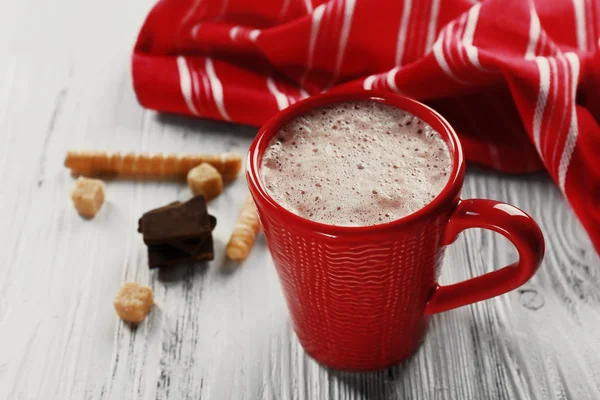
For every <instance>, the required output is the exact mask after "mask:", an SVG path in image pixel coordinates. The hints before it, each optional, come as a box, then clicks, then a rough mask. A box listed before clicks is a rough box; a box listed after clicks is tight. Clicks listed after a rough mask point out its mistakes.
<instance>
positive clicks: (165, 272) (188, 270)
mask: <svg viewBox="0 0 600 400" xmlns="http://www.w3.org/2000/svg"><path fill="white" fill-rule="evenodd" d="M207 271H208V263H207V262H203V263H196V264H181V265H173V266H170V267H166V268H160V269H159V270H158V280H159V281H160V282H162V283H164V284H169V283H179V282H193V281H194V278H196V277H200V276H203V275H205V274H206V272H207Z"/></svg>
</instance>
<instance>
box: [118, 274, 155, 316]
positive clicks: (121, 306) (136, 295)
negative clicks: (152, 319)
mask: <svg viewBox="0 0 600 400" xmlns="http://www.w3.org/2000/svg"><path fill="white" fill-rule="evenodd" d="M113 304H114V306H115V310H116V311H117V314H119V317H121V319H122V320H123V321H125V322H130V323H133V324H139V323H140V322H142V321H143V320H144V318H146V315H148V313H149V312H150V309H151V308H152V306H153V305H154V297H153V296H152V289H151V288H150V286H146V285H140V284H139V283H136V282H125V283H124V284H123V286H121V289H120V290H119V293H117V296H116V297H115V299H114V300H113Z"/></svg>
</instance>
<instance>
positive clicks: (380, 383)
mask: <svg viewBox="0 0 600 400" xmlns="http://www.w3.org/2000/svg"><path fill="white" fill-rule="evenodd" d="M414 358H415V356H414V355H413V356H411V357H410V358H408V359H407V360H406V361H404V362H402V363H400V364H398V365H396V366H395V367H392V368H388V369H385V370H382V371H375V372H344V371H337V370H333V369H328V372H329V379H330V381H332V380H334V381H338V382H340V383H342V384H343V385H345V386H347V387H348V388H349V389H350V390H351V391H352V392H353V393H355V394H358V395H359V396H357V397H358V398H366V399H377V400H388V399H390V400H391V399H397V398H398V393H397V391H396V387H395V385H396V384H397V383H399V382H401V381H402V380H403V379H402V378H403V375H404V374H405V372H406V370H407V369H408V368H411V364H412V363H413V360H414Z"/></svg>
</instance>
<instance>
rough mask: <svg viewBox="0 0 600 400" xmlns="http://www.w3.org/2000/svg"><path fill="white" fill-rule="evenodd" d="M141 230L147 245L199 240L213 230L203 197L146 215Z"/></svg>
mask: <svg viewBox="0 0 600 400" xmlns="http://www.w3.org/2000/svg"><path fill="white" fill-rule="evenodd" d="M139 228H140V230H141V233H142V235H143V236H144V243H146V244H147V245H152V244H164V243H169V242H174V241H181V240H186V239H197V238H200V237H202V236H204V235H206V234H207V233H210V232H211V230H212V229H211V224H210V218H209V216H208V211H207V210H206V203H205V202H204V198H203V197H202V196H196V197H194V198H192V199H191V200H189V201H187V202H185V203H180V204H173V203H171V204H170V205H167V206H164V207H160V208H157V209H155V210H152V211H150V212H147V213H145V214H144V215H143V216H142V218H141V221H140V223H139Z"/></svg>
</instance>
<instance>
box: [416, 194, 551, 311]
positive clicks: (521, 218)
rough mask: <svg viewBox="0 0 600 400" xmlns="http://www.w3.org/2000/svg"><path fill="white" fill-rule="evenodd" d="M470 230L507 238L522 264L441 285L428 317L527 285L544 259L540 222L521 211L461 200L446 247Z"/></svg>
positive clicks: (431, 303) (434, 294)
mask: <svg viewBox="0 0 600 400" xmlns="http://www.w3.org/2000/svg"><path fill="white" fill-rule="evenodd" d="M467 228H484V229H490V230H492V231H495V232H498V233H500V234H502V235H503V236H505V237H506V238H507V239H508V240H510V241H511V242H512V244H513V245H514V246H515V247H516V248H517V251H518V252H519V260H518V261H517V262H515V263H513V264H511V265H508V266H506V267H504V268H502V269H499V270H497V271H493V272H489V273H487V274H484V275H481V276H478V277H475V278H471V279H468V280H466V281H463V282H459V283H455V284H452V285H447V286H440V285H438V286H437V287H436V289H435V291H434V293H433V295H432V296H431V298H430V300H429V302H428V303H427V306H426V307H425V315H431V314H436V313H439V312H442V311H448V310H452V309H453V308H457V307H462V306H465V305H467V304H471V303H476V302H478V301H481V300H486V299H490V298H492V297H495V296H498V295H501V294H503V293H506V292H509V291H511V290H514V289H516V288H518V287H519V286H521V285H522V284H524V283H525V282H527V281H528V280H529V279H530V278H531V277H532V276H533V274H535V271H537V269H538V268H539V266H540V263H541V262H542V258H543V257H544V237H543V236H542V231H541V230H540V228H539V226H538V225H537V224H536V222H535V221H534V220H533V218H531V217H530V216H529V215H527V214H525V213H524V212H523V211H521V210H519V209H518V208H516V207H514V206H511V205H508V204H505V203H500V202H497V201H493V200H482V199H470V200H461V201H460V203H459V204H458V206H457V207H456V209H455V210H454V213H453V214H452V215H451V217H450V221H449V222H448V226H447V228H446V232H445V234H444V237H443V243H442V244H443V245H449V244H451V243H453V242H454V241H455V240H456V238H457V237H458V234H459V233H460V232H462V231H463V230H465V229H467Z"/></svg>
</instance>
